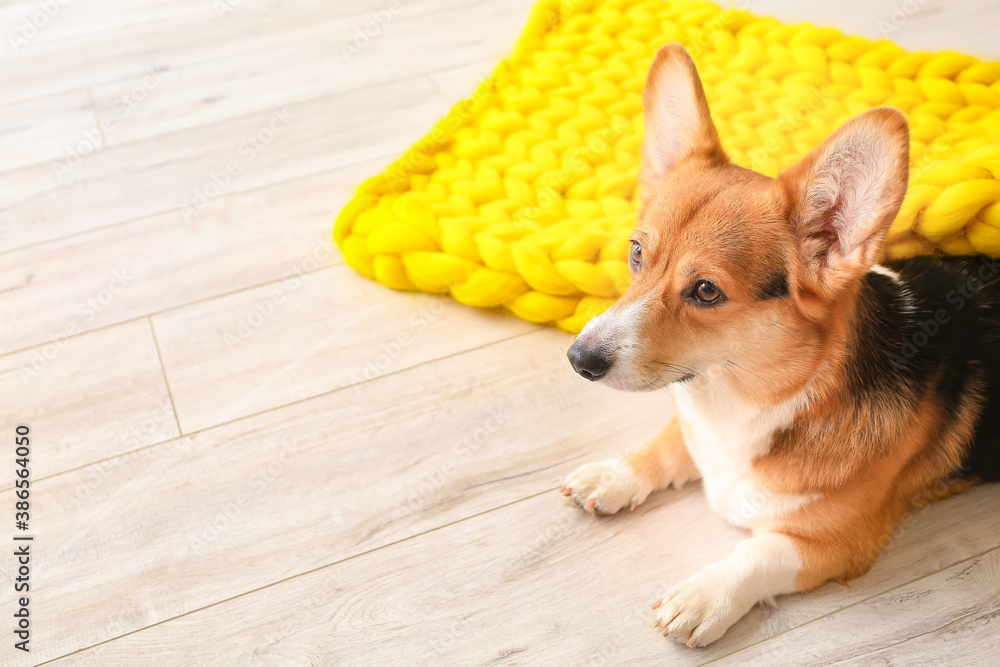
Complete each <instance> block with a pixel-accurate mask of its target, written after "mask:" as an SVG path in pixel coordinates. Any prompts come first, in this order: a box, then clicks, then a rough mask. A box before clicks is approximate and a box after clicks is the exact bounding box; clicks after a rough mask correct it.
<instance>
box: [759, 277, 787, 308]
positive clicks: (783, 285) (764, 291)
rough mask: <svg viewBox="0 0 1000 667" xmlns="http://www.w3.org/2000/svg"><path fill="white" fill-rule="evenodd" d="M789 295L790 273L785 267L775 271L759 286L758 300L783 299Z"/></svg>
mask: <svg viewBox="0 0 1000 667" xmlns="http://www.w3.org/2000/svg"><path fill="white" fill-rule="evenodd" d="M787 296H788V275H787V274H786V273H785V271H784V269H782V270H781V271H779V272H778V273H775V274H774V275H773V276H771V277H770V278H768V279H767V280H766V281H764V282H762V283H761V284H760V285H758V286H757V295H756V299H757V301H766V300H767V299H783V298H785V297H787Z"/></svg>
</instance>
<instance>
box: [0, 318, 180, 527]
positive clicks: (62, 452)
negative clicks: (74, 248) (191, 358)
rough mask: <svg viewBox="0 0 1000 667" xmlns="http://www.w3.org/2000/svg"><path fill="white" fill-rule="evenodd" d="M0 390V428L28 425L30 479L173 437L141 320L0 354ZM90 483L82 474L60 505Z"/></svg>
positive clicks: (8, 483) (6, 483) (9, 481)
mask: <svg viewBox="0 0 1000 667" xmlns="http://www.w3.org/2000/svg"><path fill="white" fill-rule="evenodd" d="M0 396H3V398H4V401H3V403H4V409H3V418H2V420H0V432H2V433H13V432H14V427H15V426H16V425H17V424H19V423H24V424H28V425H29V426H30V427H31V428H32V431H33V433H34V442H35V446H34V457H33V458H32V462H31V472H32V477H33V478H34V479H36V480H37V479H40V478H42V477H47V476H51V475H55V474H57V473H60V472H63V471H65V470H69V469H71V468H75V467H77V466H82V465H86V464H88V463H92V462H94V461H98V460H100V459H103V458H106V457H109V456H115V455H118V454H122V453H123V452H128V451H131V450H133V449H137V448H139V447H144V446H146V445H150V444H152V443H156V442H162V441H164V440H167V439H169V438H174V437H177V435H178V431H177V422H176V420H175V419H174V411H173V408H172V407H171V404H170V396H169V395H168V393H167V386H166V383H165V382H164V379H163V371H162V370H161V368H160V362H159V359H158V357H157V354H156V347H155V345H154V343H153V336H152V333H151V331H150V325H149V322H148V321H147V320H144V319H143V320H137V321H134V322H129V323H127V324H122V325H119V326H116V327H110V328H108V329H104V330H102V331H98V332H94V333H89V334H84V335H80V336H74V337H72V338H59V339H57V340H56V341H55V342H49V343H47V344H45V345H42V346H39V347H35V348H32V349H28V350H24V351H22V352H18V353H16V354H8V355H4V356H0ZM94 473H95V475H96V476H98V477H99V476H100V475H101V470H100V468H96V469H95V470H94ZM90 482H91V479H90V478H87V479H84V478H81V479H80V481H79V484H78V485H77V487H76V488H75V489H74V492H73V493H72V494H67V495H66V497H65V498H64V499H63V501H64V504H63V505H62V507H63V509H67V508H69V507H71V506H72V505H73V504H74V503H77V502H82V500H81V498H86V496H87V494H88V493H89V485H90ZM2 487H3V488H4V489H10V488H12V487H13V478H12V477H11V476H6V477H5V478H4V480H3V482H2Z"/></svg>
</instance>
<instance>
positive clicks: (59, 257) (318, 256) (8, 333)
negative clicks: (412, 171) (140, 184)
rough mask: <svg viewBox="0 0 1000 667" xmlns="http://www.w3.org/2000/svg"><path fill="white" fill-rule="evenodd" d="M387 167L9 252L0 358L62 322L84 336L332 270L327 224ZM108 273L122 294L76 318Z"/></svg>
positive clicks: (371, 163) (369, 164) (2, 276)
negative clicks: (367, 178)
mask: <svg viewBox="0 0 1000 667" xmlns="http://www.w3.org/2000/svg"><path fill="white" fill-rule="evenodd" d="M389 159H390V158H388V157H385V158H379V159H376V160H368V161H365V162H362V163H359V164H354V165H351V166H349V167H341V168H338V169H333V170H331V171H325V172H322V173H320V174H317V175H315V176H308V177H304V178H299V179H295V180H292V181H288V182H286V183H281V184H279V185H273V186H268V187H264V188H260V189H257V190H252V191H250V192H244V193H239V194H238V195H225V196H221V197H218V198H217V199H213V200H211V201H210V202H209V203H208V206H207V207H206V208H205V210H204V211H201V212H200V213H199V215H197V216H194V217H193V218H192V219H191V220H190V221H189V222H188V221H185V220H184V217H183V215H182V214H181V213H180V212H179V211H171V212H168V213H162V214H159V215H154V216H151V217H147V218H140V219H138V220H135V221H133V222H129V223H125V224H121V225H113V226H110V227H106V228H103V229H97V230H94V231H92V232H88V233H85V234H78V235H75V236H71V237H69V238H66V239H57V240H55V241H49V242H46V243H42V244H40V245H36V246H31V247H28V248H21V249H18V250H15V251H12V252H9V253H7V254H6V255H4V256H3V261H2V262H0V313H2V314H3V317H2V318H0V333H2V336H0V351H2V352H10V351H14V350H17V349H21V348H24V347H28V346H31V345H37V344H39V343H42V342H46V341H48V337H49V336H50V335H52V334H55V333H57V332H60V331H62V330H64V329H65V327H66V323H67V322H71V321H72V322H75V323H76V324H77V326H78V327H79V329H80V330H81V331H89V330H91V329H94V328H98V327H103V326H107V325H109V324H115V323H117V322H122V321H126V320H130V319H133V318H136V317H144V316H146V315H149V314H151V313H157V312H161V311H163V310H166V309H168V308H175V307H178V306H182V305H185V304H187V303H191V302H192V301H198V300H202V299H207V298H212V297H216V296H220V295H222V294H227V293H230V292H234V291H237V290H240V289H245V288H248V287H254V286H257V285H261V284H263V283H267V282H272V281H276V280H281V279H284V278H288V277H289V276H292V275H297V274H299V273H303V272H309V271H315V270H316V269H317V268H322V267H326V266H332V265H333V264H337V263H340V262H341V261H342V259H341V257H340V253H339V251H338V250H337V249H336V248H335V247H334V246H333V240H332V237H331V233H330V229H331V226H332V219H333V215H334V214H335V212H336V211H337V210H339V208H340V207H341V206H342V205H343V204H344V203H346V202H347V201H348V199H349V198H350V196H351V194H352V193H353V190H354V187H355V186H356V184H357V182H358V181H359V180H360V179H361V178H363V177H364V175H365V174H371V173H377V172H378V171H379V170H381V169H383V168H384V167H385V165H386V164H387V163H388V161H389ZM116 271H117V272H119V273H120V274H122V275H124V276H126V277H127V284H126V285H125V288H124V289H122V290H120V291H119V292H118V293H117V294H116V295H115V298H114V300H112V301H111V302H110V303H107V304H105V305H102V306H101V307H100V309H99V310H98V309H92V310H91V311H90V312H91V314H92V316H91V317H89V318H87V319H83V318H80V317H79V316H78V313H77V310H78V308H79V307H80V304H83V303H85V302H86V300H87V299H88V298H91V297H92V296H93V295H94V294H96V293H98V292H100V291H101V290H102V289H104V288H105V287H107V284H108V282H109V280H111V278H112V275H113V274H114V272H116Z"/></svg>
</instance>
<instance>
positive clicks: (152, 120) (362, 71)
mask: <svg viewBox="0 0 1000 667" xmlns="http://www.w3.org/2000/svg"><path fill="white" fill-rule="evenodd" d="M532 4H534V0H517V1H516V2H511V0H487V1H485V2H479V3H476V4H474V5H466V6H461V7H456V8H454V9H452V10H451V11H448V12H432V13H418V14H412V13H410V12H408V11H406V9H405V8H406V5H405V4H400V5H399V11H398V13H396V14H392V13H387V14H384V15H383V16H385V17H387V18H385V19H384V23H379V22H370V21H369V22H368V23H366V22H365V21H364V20H363V19H358V23H357V24H355V25H350V26H345V27H344V28H342V29H339V30H336V31H334V32H333V33H332V34H331V35H330V36H329V37H328V38H327V39H308V40H295V41H290V42H288V43H283V44H280V45H277V46H275V47H272V48H269V49H264V48H261V49H257V50H254V51H253V52H250V53H244V54H240V55H239V56H235V57H232V58H226V59H217V60H211V61H208V62H204V63H199V64H196V65H192V66H190V67H184V68H175V69H174V70H172V71H171V73H170V83H169V85H165V86H163V87H162V89H160V90H157V91H156V92H155V94H151V95H149V98H148V100H146V101H144V102H143V103H142V104H139V105H137V106H136V107H135V108H134V109H132V110H131V111H130V112H129V113H128V114H123V115H125V117H124V119H123V120H121V121H120V122H114V119H115V117H116V115H122V112H124V109H122V108H121V101H120V96H121V93H122V91H121V88H122V86H121V84H120V83H115V84H109V85H107V86H97V87H95V88H94V98H95V102H96V106H97V110H98V112H99V113H100V116H101V120H102V122H106V123H108V124H111V125H112V126H113V128H114V131H113V132H109V133H107V141H108V145H115V144H119V143H123V142H130V141H135V140H138V139H143V138H147V137H151V136H156V135H158V134H164V133H167V132H172V131H176V130H180V129H184V128H188V127H193V126H195V125H200V124H203V123H210V122H218V121H220V120H224V119H226V118H231V117H233V116H238V115H242V114H245V113H248V112H251V111H258V110H261V109H268V108H271V107H273V106H276V105H281V104H288V103H291V102H294V101H298V100H303V99H308V98H311V97H315V96H319V95H325V94H329V93H334V92H339V91H344V90H350V89H352V88H361V87H365V86H369V85H371V84H374V83H379V82H384V81H388V80H391V79H398V78H403V77H408V76H417V75H419V74H421V73H423V72H425V71H428V70H432V69H435V68H437V67H440V65H441V63H454V62H468V61H470V60H481V59H484V58H491V59H493V60H494V61H495V60H496V59H497V57H498V56H500V55H501V54H503V53H505V52H507V51H508V50H509V49H510V48H511V44H513V43H514V40H515V39H516V38H517V35H518V34H520V32H521V29H522V27H523V24H524V21H525V19H526V18H527V16H528V11H529V9H530V7H531V5H532ZM368 18H369V19H370V18H371V17H368ZM366 25H367V26H368V27H369V28H370V31H371V32H373V33H374V36H373V37H368V36H367V35H362V37H363V39H360V40H359V39H356V31H357V29H358V28H359V27H362V26H366ZM345 49H346V50H345ZM401 54H406V57H400V55H401ZM302 63H309V66H308V67H303V66H302ZM471 92H472V90H471V89H470V90H469V91H468V92H467V93H466V96H467V95H469V94H471ZM455 101H457V100H455ZM116 107H117V108H118V110H119V113H118V114H116V112H115V111H114V109H115V108H116Z"/></svg>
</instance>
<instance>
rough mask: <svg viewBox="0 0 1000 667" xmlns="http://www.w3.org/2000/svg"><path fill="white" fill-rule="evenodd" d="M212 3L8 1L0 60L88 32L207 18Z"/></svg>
mask: <svg viewBox="0 0 1000 667" xmlns="http://www.w3.org/2000/svg"><path fill="white" fill-rule="evenodd" d="M224 1H225V0H223V2H224ZM212 4H213V3H212V2H205V0H129V1H128V2H121V0H87V2H68V1H66V0H62V1H60V0H56V3H55V4H53V3H51V2H46V3H41V2H38V0H7V1H6V2H4V3H3V5H2V6H0V35H3V36H4V37H5V39H4V42H5V43H4V45H3V46H4V48H3V49H0V54H2V56H0V60H3V59H4V58H6V57H9V55H10V54H13V55H15V56H21V55H24V54H26V53H31V51H32V49H34V48H38V47H40V46H41V45H55V44H58V43H60V42H63V41H65V40H67V39H70V38H73V37H78V36H80V35H84V34H87V33H95V32H103V31H107V30H112V29H115V28H125V27H128V26H133V25H136V24H138V23H144V22H147V21H163V20H164V19H170V18H173V17H176V16H180V15H184V14H190V13H198V14H200V16H201V17H202V18H208V17H209V16H210V15H211V14H212V13H214V10H213V8H212ZM11 34H13V35H14V37H11ZM8 47H9V50H8Z"/></svg>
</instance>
